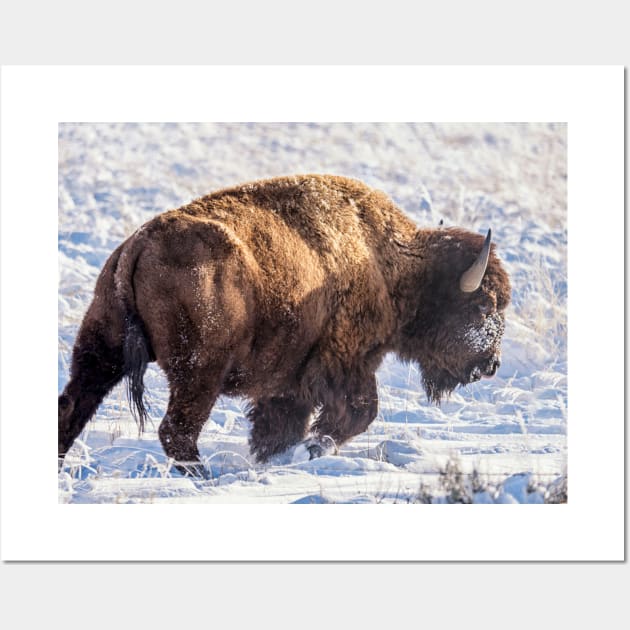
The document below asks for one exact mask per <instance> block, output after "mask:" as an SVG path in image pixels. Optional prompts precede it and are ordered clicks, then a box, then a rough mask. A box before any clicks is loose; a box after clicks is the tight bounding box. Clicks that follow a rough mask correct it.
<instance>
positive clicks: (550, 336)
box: [58, 123, 567, 503]
mask: <svg viewBox="0 0 630 630" xmlns="http://www.w3.org/2000/svg"><path fill="white" fill-rule="evenodd" d="M566 142H567V138H566V125H564V124H553V123H549V124H543V123H537V124H524V123H517V124H503V123H501V124H498V123H497V124H487V123H483V124H474V123H465V124H426V123H417V124H416V123H413V124H402V123H386V124H378V123H373V124H371V123H348V124H346V123H334V124H333V123H330V124H327V123H287V124H281V123H273V124H271V123H212V124H190V123H186V124H173V123H168V124H156V123H147V124H93V123H80V124H73V123H64V124H60V125H59V352H58V365H59V370H58V390H59V392H61V391H62V389H63V387H64V385H65V383H66V382H67V380H68V372H69V366H70V356H71V351H72V345H73V343H74V339H75V336H76V333H77V330H78V327H79V325H80V322H81V319H82V317H83V315H84V313H85V311H86V309H87V307H88V305H89V303H90V300H91V298H92V292H93V289H94V284H95V281H96V278H97V276H98V274H99V271H100V269H101V267H102V266H103V264H104V262H105V260H106V259H107V257H108V256H109V254H110V253H111V252H112V251H113V250H114V248H115V247H116V246H117V245H119V244H120V243H121V242H122V241H123V240H124V239H125V238H126V237H127V236H129V235H130V234H131V233H132V232H133V231H134V230H135V229H137V228H138V227H139V226H140V225H141V224H142V223H144V222H145V221H147V220H148V219H150V218H151V217H153V216H154V215H156V214H158V213H159V212H162V211H164V210H167V209H171V208H176V207H178V206H180V205H182V204H184V203H187V202H189V201H190V200H192V199H193V198H196V197H199V196H201V195H204V194H207V193H209V192H211V191H213V190H216V189H219V188H222V187H226V186H231V185H235V184H238V183H243V182H247V181H251V180H256V179H261V178H267V177H274V176H278V175H288V174H295V173H331V174H338V175H346V176H350V177H356V178H358V179H361V180H363V181H364V182H366V183H367V184H369V185H371V186H374V187H376V188H379V189H381V190H383V191H384V192H386V193H387V194H388V195H389V196H390V197H391V198H392V199H393V200H394V201H395V202H396V203H397V204H398V206H399V207H400V208H401V210H402V211H404V212H405V213H406V214H407V215H408V216H409V217H411V218H412V219H413V220H414V221H415V222H416V223H417V224H418V225H419V226H436V227H437V226H438V224H439V223H440V221H443V222H444V225H459V226H462V227H464V228H467V229H469V230H473V231H477V232H479V233H480V234H485V233H486V232H487V229H488V228H489V227H491V228H492V233H493V241H494V242H495V243H496V245H497V252H498V254H499V256H500V257H501V259H502V260H503V261H504V264H505V267H506V269H507V270H508V272H509V274H510V277H511V281H512V286H513V295H512V304H511V306H510V307H509V309H508V312H507V316H506V330H505V335H504V338H503V351H502V365H501V368H500V369H499V372H498V373H497V375H496V376H495V377H494V378H492V379H483V380H482V381H480V382H478V383H475V384H472V385H469V386H468V387H466V388H461V389H458V390H456V391H455V392H454V393H453V395H452V396H451V397H450V399H449V400H448V401H446V402H443V403H442V405H441V406H439V407H437V406H434V405H430V404H429V403H428V402H427V399H426V396H425V394H424V392H423V390H422V387H421V375H420V372H419V370H418V368H417V367H416V366H414V365H409V364H403V363H401V362H399V361H398V360H397V359H396V357H394V356H388V357H387V358H386V359H385V361H384V362H383V364H382V366H381V368H380V369H379V371H378V374H377V376H378V384H379V413H378V417H377V419H376V420H375V421H374V422H373V423H372V425H371V426H370V427H369V429H368V431H366V432H365V433H363V434H361V435H359V436H357V437H356V438H354V439H353V440H351V441H350V442H348V443H347V444H344V445H343V446H342V447H341V448H340V452H339V454H338V455H327V456H324V457H321V458H318V459H314V460H311V461H308V460H305V458H304V457H300V454H299V453H297V454H296V453H293V452H287V453H285V454H283V455H281V456H278V457H276V458H275V459H273V460H272V461H271V462H269V463H267V464H265V465H260V464H256V463H255V462H254V460H253V458H252V457H251V456H250V454H249V451H248V435H249V431H250V426H249V423H248V421H247V419H246V418H245V417H244V413H243V412H244V407H245V403H246V401H244V400H242V399H234V398H227V397H222V398H220V399H219V401H218V402H217V404H216V405H215V407H214V409H213V410H212V413H211V415H210V418H209V420H208V422H207V424H206V426H205V429H204V431H203V432H202V435H201V437H200V441H199V449H200V452H201V454H202V459H203V461H204V463H205V464H206V466H207V468H208V469H209V471H210V472H211V479H209V480H204V481H197V480H192V479H189V478H184V477H182V476H181V475H180V474H179V473H178V472H177V471H176V470H174V469H172V467H171V462H169V461H168V460H167V458H166V456H165V455H164V453H163V451H162V447H161V445H160V443H159V440H158V436H157V428H158V426H159V422H160V420H161V418H162V416H163V415H164V413H165V410H166V404H167V400H168V388H167V384H166V380H165V378H164V375H163V374H162V372H161V371H160V369H159V368H158V367H157V366H156V365H155V364H151V365H150V366H149V369H148V370H147V373H146V375H145V384H146V386H147V391H148V394H147V402H148V403H149V405H150V417H151V421H150V422H149V423H148V426H147V428H146V430H145V432H144V433H143V434H142V435H139V434H138V428H137V426H136V424H135V422H134V420H133V419H132V417H131V413H130V411H129V406H128V404H127V400H126V394H125V390H124V386H123V384H121V385H119V386H117V387H116V388H115V389H114V390H113V391H112V392H111V393H110V395H109V396H107V398H106V399H105V400H104V401H103V403H102V404H101V406H100V408H99V409H98V411H97V413H96V415H95V416H94V418H93V419H92V420H91V421H90V422H89V423H88V425H87V426H86V428H85V430H84V431H83V433H82V435H81V436H80V439H78V440H77V442H76V443H75V445H74V446H73V448H72V449H71V451H70V452H69V453H68V455H67V457H66V463H65V466H64V468H63V469H62V471H61V472H60V473H59V501H60V502H63V503H149V502H151V503H158V502H169V503H176V502H180V503H181V502H195V503H201V502H232V503H255V502H271V503H339V502H343V503H366V502H367V503H375V502H376V503H409V502H419V501H425V502H433V503H443V502H448V501H452V500H456V498H454V497H456V495H457V492H456V491H454V490H453V488H454V486H457V485H458V483H459V481H458V480H461V484H460V485H461V487H463V488H464V489H465V491H466V492H465V494H467V495H468V497H469V498H470V499H471V500H472V501H473V502H475V503H543V502H544V500H545V497H548V496H549V493H550V491H551V492H553V489H554V488H557V487H558V486H559V485H560V486H562V484H564V483H565V482H566V475H567V336H566V335H567V317H566V312H567V228H566V218H567V216H566V194H567V171H566V169H567V163H566V160H567V158H566V149H567V144H566ZM449 471H450V472H449Z"/></svg>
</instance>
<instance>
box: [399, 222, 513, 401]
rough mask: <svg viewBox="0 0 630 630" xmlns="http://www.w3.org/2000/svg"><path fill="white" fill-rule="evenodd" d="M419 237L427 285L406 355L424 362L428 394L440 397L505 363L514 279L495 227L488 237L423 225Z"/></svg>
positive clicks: (419, 273) (421, 273)
mask: <svg viewBox="0 0 630 630" xmlns="http://www.w3.org/2000/svg"><path fill="white" fill-rule="evenodd" d="M418 239H419V240H420V241H421V243H419V245H420V244H421V245H422V249H421V251H423V255H422V258H421V262H420V263H419V268H418V271H417V276H416V278H418V279H417V283H418V284H420V287H421V288H422V289H421V290H420V291H419V294H418V295H417V297H416V300H417V301H416V310H415V314H414V316H413V318H412V320H411V322H410V324H409V326H408V328H407V331H406V335H405V336H406V337H407V339H406V342H407V343H408V349H407V352H406V353H405V354H406V356H405V358H408V359H412V360H415V361H417V362H418V363H419V364H420V367H421V370H422V377H423V383H424V387H425V390H426V392H427V396H428V397H429V399H430V400H431V401H433V402H436V403H439V402H440V400H441V399H442V398H443V397H444V396H446V395H448V394H450V393H451V392H452V391H453V390H454V389H455V388H456V387H457V386H458V385H467V384H469V383H473V382H475V381H478V380H479V379H481V378H482V377H488V378H489V377H491V376H494V374H495V373H496V371H497V369H498V368H499V366H500V364H501V359H500V357H501V338H502V336H503V331H504V327H505V324H504V321H505V309H506V307H507V305H508V303H509V300H510V282H509V279H508V276H507V273H506V272H505V270H504V269H503V267H502V265H501V263H500V261H499V259H498V258H497V257H496V255H495V254H494V245H493V244H492V243H491V231H490V230H488V234H487V236H486V237H485V239H484V238H483V237H482V236H480V235H477V234H472V233H470V232H466V231H464V230H460V229H457V228H449V229H440V230H435V231H431V232H422V231H420V232H419V233H418ZM416 286H417V285H416Z"/></svg>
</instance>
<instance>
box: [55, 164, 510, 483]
mask: <svg viewBox="0 0 630 630" xmlns="http://www.w3.org/2000/svg"><path fill="white" fill-rule="evenodd" d="M483 241H484V238H483V237H482V236H480V235H477V234H473V233H470V232H467V231H464V230H461V229H456V228H449V229H445V228H438V229H417V228H416V227H415V225H414V224H413V223H412V222H411V221H410V220H409V219H407V218H406V217H405V216H404V215H403V214H402V213H401V212H400V210H398V208H396V206H395V205H394V204H393V203H392V201H391V200H390V199H389V198H388V197H387V196H385V195H384V194H383V193H382V192H380V191H376V190H373V189H371V188H369V187H367V186H366V185H365V184H363V183H361V182H359V181H356V180H351V179H347V178H343V177H335V176H324V175H306V176H295V177H283V178H276V179H272V180H267V181H260V182H254V183H251V184H245V185H242V186H238V187H235V188H230V189H226V190H222V191H219V192H216V193H213V194H211V195H208V196H206V197H203V198H201V199H198V200H196V201H193V202H192V203H190V204H188V205H186V206H183V207H182V208H179V209H178V210H171V211H168V212H165V213H163V214H161V215H158V216H157V217H155V218H154V219H152V220H151V221H149V222H148V223H146V224H145V225H144V226H142V227H141V228H140V229H139V230H138V231H137V232H136V233H135V234H134V235H133V236H131V237H130V238H129V239H128V240H127V241H126V242H125V243H123V244H122V245H121V246H120V247H119V248H118V249H117V250H116V251H115V252H114V253H113V254H112V255H111V257H110V258H109V260H108V261H107V263H106V264H105V266H104V268H103V270H102V272H101V275H100V277H99V279H98V281H97V284H96V289H95V293H94V300H93V302H92V304H91V305H90V307H89V310H88V311H87V314H86V315H85V318H84V320H83V323H82V326H81V329H80V331H79V334H78V336H77V340H76V344H75V347H74V351H73V357H72V368H71V378H70V381H69V382H68V384H67V386H66V388H65V390H64V392H63V393H62V394H61V396H60V397H59V450H58V454H59V457H60V458H63V456H64V455H65V453H66V452H67V450H68V449H69V448H70V446H71V445H72V443H73V441H74V440H75V438H76V437H77V436H78V435H79V433H80V432H81V431H82V429H83V427H84V426H85V424H86V422H87V421H88V420H89V418H90V417H91V416H92V415H93V413H94V412H95V410H96V408H97V407H98V405H99V403H100V402H101V400H102V399H103V397H104V396H105V395H106V394H107V392H108V391H109V390H110V389H111V388H112V387H113V386H114V385H115V384H116V383H117V382H118V381H119V380H120V379H121V378H122V377H123V376H125V375H127V376H129V383H130V396H131V398H132V400H133V402H134V407H135V409H136V411H137V415H138V417H139V420H140V422H141V424H142V422H143V420H144V417H145V414H146V412H145V411H144V407H143V405H142V374H143V372H144V369H145V368H146V364H147V363H148V362H149V361H154V360H155V361H157V363H158V364H159V366H160V367H161V368H162V369H163V370H164V372H165V373H166V375H167V377H168V381H169V386H170V400H169V404H168V409H167V413H166V416H165V417H164V419H163V421H162V423H161V425H160V427H159V436H160V440H161V442H162V445H163V447H164V450H165V452H166V454H167V455H168V456H169V457H172V458H173V459H174V460H175V461H176V462H177V464H178V467H179V468H180V470H182V471H183V472H188V473H190V474H204V470H203V468H202V466H201V465H200V464H199V453H198V450H197V438H198V436H199V434H200V432H201V429H202V427H203V425H204V423H205V422H206V420H207V418H208V415H209V413H210V410H211V409H212V406H213V405H214V402H215V400H216V399H217V396H219V394H228V395H240V396H244V397H246V398H247V399H248V400H249V401H251V408H250V411H249V418H250V420H251V421H252V423H253V428H252V433H251V440H250V444H251V451H252V453H253V454H254V455H255V456H256V458H257V459H258V460H259V461H266V460H267V459H268V458H269V457H271V456H272V455H274V454H276V453H279V452H282V451H284V450H286V449H288V448H289V447H292V446H294V445H295V444H297V443H298V442H300V441H301V440H304V439H305V438H306V437H307V436H308V435H309V434H310V435H311V436H312V439H311V440H310V441H309V442H307V444H309V448H310V449H311V453H312V454H321V452H322V449H319V448H318V447H317V444H321V443H322V439H323V437H324V436H329V437H330V438H332V440H333V441H334V443H335V444H336V445H337V446H338V445H340V444H343V443H344V442H345V441H347V440H348V439H350V438H352V437H353V436H355V435H357V434H359V433H361V432H362V431H365V429H366V428H367V427H368V426H369V424H370V423H371V422H372V420H374V418H375V416H376V413H377V390H376V382H375V376H374V375H375V371H376V369H377V368H378V366H379V364H380V362H381V360H382V359H383V357H384V355H385V354H386V353H387V352H389V351H393V352H395V353H397V354H398V355H399V356H400V357H401V358H402V359H404V360H410V361H414V362H416V363H418V364H419V365H420V367H421V370H422V374H423V380H424V386H425V389H426V391H427V394H428V396H429V398H430V399H431V400H433V401H435V402H439V401H440V399H441V398H442V397H443V396H444V395H445V394H448V393H449V392H450V391H452V390H453V389H454V388H455V387H456V386H457V385H459V384H466V383H469V382H471V381H474V380H477V379H478V378H479V377H480V376H482V375H486V376H490V375H492V374H494V372H495V371H496V368H497V367H498V357H499V346H500V341H501V335H502V333H503V313H504V310H505V308H506V306H507V304H508V301H509V299H510V285H509V280H508V277H507V274H506V272H505V271H504V269H503V267H502V266H501V264H500V262H499V260H498V259H497V257H496V256H495V254H494V249H492V251H491V254H490V259H489V263H488V268H487V271H486V273H485V276H484V278H483V282H482V285H481V287H480V288H479V289H478V290H477V291H474V292H473V293H463V292H462V291H461V290H460V288H459V278H460V276H461V275H462V273H463V272H464V271H465V270H466V269H467V268H468V267H469V266H470V265H471V264H472V263H473V261H474V260H475V259H476V257H477V256H478V254H479V252H480V250H481V248H482V245H483ZM493 247H494V246H493ZM313 413H315V414H316V420H315V422H314V424H313V425H312V426H311V427H310V429H309V420H310V418H311V414H313ZM60 461H61V460H60Z"/></svg>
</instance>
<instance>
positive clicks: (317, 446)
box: [292, 435, 337, 464]
mask: <svg viewBox="0 0 630 630" xmlns="http://www.w3.org/2000/svg"><path fill="white" fill-rule="evenodd" d="M336 454H337V445H336V444H335V441H334V440H333V439H332V438H331V437H330V436H329V435H323V436H321V437H319V436H312V437H309V438H307V439H306V440H304V441H302V442H300V443H299V444H298V445H297V446H296V447H295V451H294V453H293V459H292V461H293V463H294V464H295V463H299V462H305V461H310V460H311V459H315V458H316V457H324V456H325V455H336Z"/></svg>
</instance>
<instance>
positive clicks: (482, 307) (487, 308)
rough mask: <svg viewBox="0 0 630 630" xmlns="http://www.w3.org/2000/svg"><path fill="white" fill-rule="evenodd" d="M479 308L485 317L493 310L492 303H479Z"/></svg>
mask: <svg viewBox="0 0 630 630" xmlns="http://www.w3.org/2000/svg"><path fill="white" fill-rule="evenodd" d="M477 308H478V309H479V312H480V313H481V314H482V315H483V316H484V317H485V316H486V315H489V314H490V313H491V312H492V305H490V304H479V305H478V306H477Z"/></svg>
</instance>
